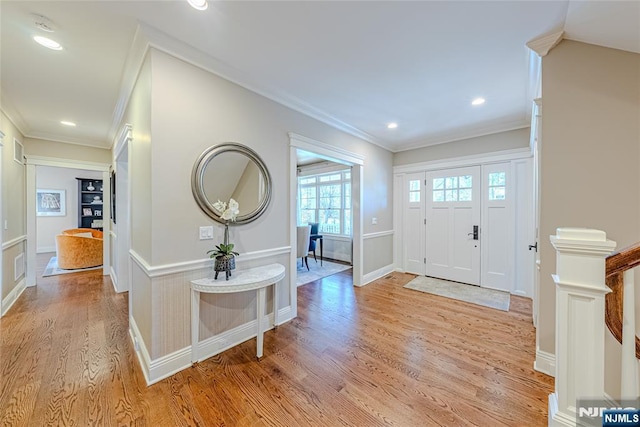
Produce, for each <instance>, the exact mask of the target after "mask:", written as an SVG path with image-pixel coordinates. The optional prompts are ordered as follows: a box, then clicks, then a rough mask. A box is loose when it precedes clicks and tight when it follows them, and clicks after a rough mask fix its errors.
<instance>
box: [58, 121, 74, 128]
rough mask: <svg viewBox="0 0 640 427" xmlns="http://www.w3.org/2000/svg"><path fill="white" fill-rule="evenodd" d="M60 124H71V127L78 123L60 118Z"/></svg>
mask: <svg viewBox="0 0 640 427" xmlns="http://www.w3.org/2000/svg"><path fill="white" fill-rule="evenodd" d="M60 124H61V125H65V126H71V127H76V124H75V123H73V122H69V121H67V120H60Z"/></svg>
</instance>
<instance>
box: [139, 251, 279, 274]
mask: <svg viewBox="0 0 640 427" xmlns="http://www.w3.org/2000/svg"><path fill="white" fill-rule="evenodd" d="M290 252H291V247H290V246H283V247H281V248H274V249H266V250H263V251H254V252H246V253H243V254H242V257H238V258H236V264H239V265H242V263H244V262H247V261H253V260H256V259H261V258H268V257H274V256H277V255H284V254H289V253H290ZM129 254H130V255H131V259H133V261H134V262H135V263H136V264H138V266H139V267H140V268H142V270H143V271H144V273H145V274H146V275H147V276H149V277H152V278H153V277H160V276H168V275H170V274H176V273H184V272H186V271H193V270H199V269H202V268H209V267H211V262H212V261H211V259H210V258H205V259H199V260H194V261H185V262H177V263H175V264H161V265H154V266H151V265H149V263H147V261H146V260H145V259H144V258H142V256H140V255H139V254H138V253H137V252H136V251H134V250H133V249H131V250H130V251H129Z"/></svg>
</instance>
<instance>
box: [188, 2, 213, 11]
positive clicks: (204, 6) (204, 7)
mask: <svg viewBox="0 0 640 427" xmlns="http://www.w3.org/2000/svg"><path fill="white" fill-rule="evenodd" d="M187 2H189V4H190V5H191V7H192V8H194V9H197V10H207V7H209V3H207V0H187Z"/></svg>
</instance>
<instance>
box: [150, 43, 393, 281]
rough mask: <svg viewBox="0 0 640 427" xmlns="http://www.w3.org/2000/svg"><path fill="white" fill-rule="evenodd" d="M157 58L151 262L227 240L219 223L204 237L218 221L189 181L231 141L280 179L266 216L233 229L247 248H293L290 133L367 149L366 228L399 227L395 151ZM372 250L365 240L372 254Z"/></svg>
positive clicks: (196, 254)
mask: <svg viewBox="0 0 640 427" xmlns="http://www.w3.org/2000/svg"><path fill="white" fill-rule="evenodd" d="M152 63H153V72H152V80H153V89H152V90H153V144H152V159H153V160H152V163H153V164H152V167H153V169H152V175H153V179H152V181H153V187H152V188H151V193H152V206H153V207H152V221H151V222H152V228H153V233H152V239H153V253H152V258H151V264H152V265H158V264H167V263H175V262H181V261H187V260H193V259H202V258H203V256H204V255H205V253H206V251H207V250H209V249H210V248H211V246H212V244H213V243H214V242H216V241H219V240H220V238H221V235H222V226H220V225H217V224H214V226H215V228H216V238H215V239H214V242H212V241H206V240H205V241H200V240H199V239H198V227H199V226H203V225H209V224H212V223H213V222H212V220H210V219H209V218H208V217H207V216H205V215H204V214H203V213H202V212H201V211H200V209H199V208H198V206H197V205H196V202H195V200H194V199H193V196H192V194H191V181H190V180H191V170H192V168H193V164H194V162H195V160H196V159H197V157H198V155H199V154H200V153H202V151H203V150H204V149H205V148H207V147H209V146H211V145H215V144H219V143H222V142H228V141H235V142H239V143H242V144H245V145H248V146H249V147H251V148H252V149H254V150H255V151H256V152H257V153H258V154H259V155H260V156H261V157H262V159H263V160H264V162H265V163H266V165H267V167H268V168H269V171H270V173H271V175H272V179H273V198H272V202H271V204H270V206H269V208H268V209H267V211H266V214H265V215H263V216H262V217H260V218H259V219H258V220H257V221H255V222H253V223H251V224H247V225H243V226H241V227H233V228H232V230H231V240H232V241H233V243H235V244H236V248H237V250H238V251H239V252H240V253H242V252H252V251H259V250H264V249H269V248H276V247H283V246H288V245H289V221H295V218H288V215H289V214H288V206H289V198H290V197H292V196H291V195H290V194H289V192H288V189H289V138H288V135H287V132H290V131H292V132H295V133H298V134H301V135H304V136H307V137H310V138H313V139H316V140H319V141H322V142H325V143H327V144H330V145H334V146H337V147H340V148H344V149H346V150H349V151H352V152H355V153H358V154H361V155H363V156H364V157H365V171H364V216H365V219H364V232H365V233H371V232H376V231H387V230H391V229H392V227H393V225H392V223H393V221H392V213H391V212H392V210H391V201H392V197H391V196H392V169H391V166H392V165H391V161H392V155H391V153H390V152H388V151H386V150H383V149H381V148H379V147H377V146H374V145H372V144H369V143H367V142H364V141H362V140H359V139H357V138H355V137H353V136H350V135H346V134H344V133H343V132H340V131H338V130H336V129H334V128H331V127H329V126H327V125H325V124H323V123H320V122H318V121H316V120H314V119H311V118H309V117H307V116H305V115H302V114H300V113H298V112H295V111H292V110H290V109H288V108H286V107H284V106H282V105H280V104H277V103H275V102H273V101H271V100H269V99H266V98H264V97H262V96H259V95H257V94H255V93H253V92H250V91H248V90H246V89H243V88H241V87H239V86H237V85H235V84H233V83H231V82H229V81H227V80H224V79H222V78H219V77H217V76H215V75H212V74H211V73H209V72H207V71H204V70H202V69H199V68H196V67H194V66H192V65H189V64H187V63H185V62H183V61H180V60H177V59H175V58H173V57H171V56H169V55H167V54H164V53H161V52H158V51H155V50H152ZM175 76H181V78H179V79H177V78H176V77H175ZM167 171H171V173H167ZM372 217H376V218H377V222H378V223H377V225H372V224H371V218H372ZM370 255H371V254H370V253H368V251H367V247H366V246H365V252H364V256H365V258H366V257H367V256H370ZM365 273H367V271H365Z"/></svg>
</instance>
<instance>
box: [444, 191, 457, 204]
mask: <svg viewBox="0 0 640 427" xmlns="http://www.w3.org/2000/svg"><path fill="white" fill-rule="evenodd" d="M444 199H445V201H447V202H457V201H458V190H446V191H445V192H444Z"/></svg>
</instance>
